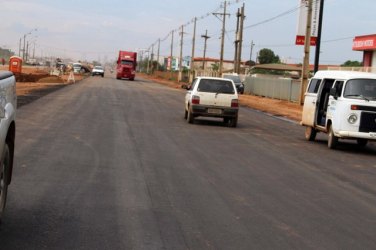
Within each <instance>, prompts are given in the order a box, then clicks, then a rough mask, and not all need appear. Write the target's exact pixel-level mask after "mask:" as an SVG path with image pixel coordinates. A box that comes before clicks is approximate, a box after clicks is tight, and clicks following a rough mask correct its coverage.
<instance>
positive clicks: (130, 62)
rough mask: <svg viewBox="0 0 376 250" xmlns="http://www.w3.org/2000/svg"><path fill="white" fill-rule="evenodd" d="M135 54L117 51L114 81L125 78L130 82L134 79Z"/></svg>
mask: <svg viewBox="0 0 376 250" xmlns="http://www.w3.org/2000/svg"><path fill="white" fill-rule="evenodd" d="M136 66H137V53H136V52H130V51H119V57H118V60H117V67H116V79H122V78H127V79H129V80H131V81H133V80H134V78H135V77H136Z"/></svg>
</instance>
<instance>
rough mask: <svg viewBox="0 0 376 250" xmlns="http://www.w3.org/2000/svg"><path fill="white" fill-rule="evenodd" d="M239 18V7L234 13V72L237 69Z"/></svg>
mask: <svg viewBox="0 0 376 250" xmlns="http://www.w3.org/2000/svg"><path fill="white" fill-rule="evenodd" d="M239 18H240V9H239V8H238V12H237V13H236V31H235V55H234V73H236V72H237V69H238V66H237V64H238V48H239Z"/></svg>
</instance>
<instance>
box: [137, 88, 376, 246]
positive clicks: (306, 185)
mask: <svg viewBox="0 0 376 250" xmlns="http://www.w3.org/2000/svg"><path fill="white" fill-rule="evenodd" d="M144 88H146V87H145V86H144ZM154 96H159V95H154ZM163 97H164V98H163V102H162V103H160V105H158V106H159V107H160V108H163V107H164V103H168V105H167V106H166V109H169V110H171V111H170V116H169V118H168V119H167V117H166V116H165V115H163V114H158V110H157V109H156V110H154V111H153V113H154V114H158V115H156V117H154V118H153V120H155V119H158V118H160V117H163V118H164V119H165V120H166V121H168V122H167V123H168V124H166V126H162V127H163V128H167V129H164V130H167V131H166V132H165V133H166V134H163V133H161V132H158V134H160V135H161V138H160V139H159V140H166V138H169V137H171V136H168V133H172V134H174V137H173V138H176V141H175V142H174V143H172V142H166V143H163V144H162V145H163V147H167V145H173V146H172V148H171V149H169V150H166V151H167V152H168V153H167V154H169V152H174V149H175V148H176V147H179V146H180V150H179V151H183V152H184V153H185V154H186V155H187V157H186V158H185V160H183V162H182V163H180V162H179V164H183V165H184V166H185V167H182V168H181V169H183V170H184V169H189V166H198V168H197V169H195V171H199V170H201V171H204V170H206V174H205V172H200V173H199V174H197V176H200V177H201V178H204V180H203V181H204V182H205V183H206V182H208V183H214V184H215V183H217V184H218V183H220V184H218V187H217V186H215V190H216V191H218V193H223V194H228V195H224V196H225V197H227V198H230V200H231V196H230V194H231V192H228V190H232V189H234V190H235V191H234V192H233V193H234V196H236V195H238V196H239V197H241V198H243V197H252V194H254V193H256V194H257V193H259V194H260V196H261V197H264V200H265V201H268V202H269V204H268V202H266V203H265V204H264V207H263V206H262V205H261V207H260V208H259V209H258V210H257V211H259V212H260V213H261V214H265V217H266V218H269V219H270V220H271V221H275V222H280V224H279V225H277V227H278V228H279V229H280V230H282V231H283V230H285V236H286V237H290V234H296V236H300V235H299V234H301V235H303V236H304V237H302V238H305V239H303V240H301V242H300V243H297V242H299V241H297V239H295V238H294V239H293V240H292V241H293V242H292V243H291V242H290V243H289V244H291V245H294V244H302V245H301V246H305V247H306V246H310V245H313V246H317V247H319V246H324V245H325V246H336V244H338V246H341V244H343V246H345V245H346V246H348V245H351V243H350V241H351V242H352V240H355V242H356V243H355V244H354V243H352V244H354V245H355V246H356V244H358V243H359V244H365V245H367V244H368V246H369V245H372V244H374V241H373V240H369V239H372V236H371V237H370V235H372V232H373V229H374V224H372V221H370V220H369V218H372V216H373V215H374V213H375V211H374V209H373V207H374V204H375V199H374V191H375V185H374V182H372V180H373V177H372V174H373V176H374V173H375V171H374V169H372V168H370V169H367V171H369V172H370V174H371V177H369V176H365V175H364V172H363V171H360V173H359V172H357V173H354V172H355V171H356V169H354V168H353V167H352V166H353V165H352V164H354V162H355V163H356V164H358V165H359V163H360V164H365V166H369V162H370V160H372V159H373V157H374V153H375V150H374V147H373V146H371V147H368V148H367V149H366V150H365V151H361V153H362V154H363V155H362V157H363V159H360V160H359V159H356V160H355V161H354V159H353V155H352V156H349V157H345V158H344V159H342V160H340V161H338V160H337V158H339V159H341V157H342V155H341V152H337V151H335V152H334V151H333V152H334V153H333V152H332V151H330V150H328V149H327V148H326V146H325V145H322V144H320V143H316V144H314V143H309V142H306V141H305V140H304V128H302V127H300V126H298V125H296V124H291V123H289V122H285V121H280V120H278V119H275V118H273V117H268V116H265V115H264V114H262V113H259V112H255V111H252V110H248V109H242V110H241V113H240V114H241V115H240V119H239V128H238V129H231V128H226V127H223V126H221V124H218V123H217V122H209V121H204V122H201V123H202V124H198V125H193V126H190V125H188V124H185V121H184V120H181V119H182V118H181V117H182V116H181V115H180V114H182V113H183V111H181V110H183V107H182V97H183V94H178V95H177V96H176V97H177V98H176V97H174V96H171V95H169V96H168V97H167V98H166V96H165V95H163ZM174 106H175V107H177V109H176V111H175V112H172V110H173V109H174V108H173V107H174ZM176 114H179V115H176ZM173 125H179V126H177V127H176V131H175V132H174V126H173ZM187 125H188V126H187ZM218 125H219V126H218ZM180 126H182V127H180ZM145 129H146V128H145ZM155 129H157V130H158V128H155ZM192 129H193V130H194V131H191V130H192ZM164 130H163V129H162V131H164ZM179 131H180V132H179ZM167 132H168V133H167ZM141 136H142V135H139V137H138V138H139V139H140V138H142V137H141ZM208 136H209V137H210V139H208ZM149 138H150V136H147V138H145V143H144V147H143V151H144V152H148V153H145V154H147V155H148V157H151V156H153V152H154V149H153V148H150V149H149V150H147V140H148V139H149ZM184 139H185V140H186V141H185V142H184ZM151 145H154V144H151ZM226 145H227V146H226ZM343 147H344V148H348V149H349V150H350V149H351V148H352V149H353V150H355V153H356V154H358V153H359V151H358V148H357V147H354V145H349V144H346V145H344V146H343ZM302 148H303V150H302ZM265 151H266V152H265ZM314 152H316V153H314ZM350 152H351V150H350ZM248 157H250V159H248ZM321 157H323V158H324V159H320V158H321ZM326 158H327V159H326ZM158 159H170V158H169V157H168V156H167V155H166V156H165V157H164V156H161V152H160V151H159V150H158V151H157V155H156V156H155V157H154V161H158ZM347 161H348V162H347ZM166 165H168V164H166ZM230 166H231V168H229V167H230ZM332 166H334V168H331V167H332ZM343 168H345V174H343V173H342V171H343ZM234 170H236V171H235V173H236V172H237V173H238V175H236V176H235V177H234V178H230V179H229V177H231V176H233V175H234V172H233V171H234ZM354 170H355V171H354ZM354 174H355V175H354ZM253 175H254V178H255V177H256V179H254V178H253V179H254V180H253V179H252V178H251V177H252V176H253ZM195 176H196V175H195ZM246 176H248V177H249V178H245V177H246ZM344 176H345V177H347V179H346V178H344ZM192 178H193V177H192ZM161 179H164V178H161ZM193 181H194V180H190V181H188V183H191V182H193ZM238 181H239V182H242V181H243V182H246V183H247V184H246V185H243V186H241V187H239V186H238V185H239V184H238ZM348 182H349V183H348ZM177 183H179V184H181V183H184V181H183V180H182V181H179V182H177ZM226 183H228V185H225V184H226ZM252 184H253V185H256V187H259V190H257V189H256V190H253V191H252V193H247V192H245V193H246V194H247V195H248V196H247V195H243V196H242V195H239V190H247V189H249V188H250V187H252ZM276 184H278V185H276ZM176 185H177V184H176ZM171 186H173V187H175V185H171ZM197 186H200V185H199V183H195V184H194V185H192V187H197ZM222 186H225V187H226V188H224V189H221V187H222ZM211 189H213V187H211V188H209V187H202V188H199V189H198V190H197V192H196V193H197V194H199V193H200V191H199V190H211ZM312 189H313V190H312ZM297 190H300V192H299V191H297ZM226 191H227V192H226ZM181 192H184V191H181ZM206 192H210V191H206ZM265 192H266V193H267V194H268V193H270V194H268V195H265ZM349 195H350V198H349ZM351 195H353V197H351ZM358 195H360V196H361V197H357V196H358ZM268 196H271V197H270V198H269V199H268V198H267V197H268ZM288 196H290V198H289V197H288ZM179 197H184V199H186V197H192V195H191V194H187V195H176V198H177V199H178V198H179ZM369 198H371V199H369ZM243 199H244V198H243ZM203 200H204V199H203ZM274 200H280V202H281V203H282V204H283V205H282V206H281V207H280V209H281V210H287V212H285V214H286V216H288V218H289V219H291V220H292V221H294V224H296V226H300V227H302V229H301V230H303V232H300V231H299V230H296V231H295V232H294V227H291V226H289V223H287V222H286V223H283V220H282V221H280V220H278V214H281V211H278V210H277V211H274V212H273V210H272V209H269V211H270V212H269V213H268V212H265V213H264V212H263V211H267V209H266V207H268V206H272V208H274V207H275V206H276V202H275V201H274ZM364 201H365V203H366V204H364ZM181 202H184V201H181ZM211 202H212V201H211ZM191 203H194V202H193V201H192V202H191ZM191 203H190V204H191ZM229 203H231V202H230V201H229ZM285 203H286V204H285ZM333 203H334V205H333ZM354 203H355V204H354ZM359 203H360V204H362V205H359ZM249 204H252V202H249ZM222 205H223V204H222ZM363 205H364V206H363ZM218 206H221V205H219V204H218ZM256 206H257V205H256ZM289 206H292V207H289ZM204 207H211V208H213V206H210V204H205V206H204ZM204 207H200V208H197V209H194V211H205V208H204ZM216 207H217V206H216ZM222 207H223V206H222ZM277 207H278V206H277ZM341 207H344V208H343V209H342V211H339V212H338V211H336V209H338V208H341ZM215 210H216V209H214V211H215ZM217 210H218V209H217ZM294 210H297V211H294ZM291 211H293V212H291ZM247 212H250V211H248V210H247V209H245V211H244V213H245V214H247ZM307 213H308V214H307ZM186 214H190V213H189V212H186ZM282 214H283V213H282ZM298 214H301V215H302V217H299V218H294V215H298ZM304 215H305V216H307V218H308V219H307V220H302V218H303V216H304ZM248 216H249V215H248ZM273 216H275V217H276V218H273ZM197 217H198V218H203V217H205V218H208V217H210V215H209V212H208V214H205V216H199V215H197ZM238 217H239V216H238ZM244 217H245V218H247V215H244ZM244 217H243V218H244ZM312 217H314V219H311V220H310V219H309V218H312ZM221 218H224V216H223V215H222V216H218V218H216V219H217V220H218V221H223V219H221ZM239 218H241V217H239ZM266 218H265V219H266ZM340 219H342V220H343V221H341V222H340V221H339V220H340ZM213 221H215V219H213ZM302 222H304V224H303V225H302ZM305 223H307V224H308V225H305ZM310 223H312V224H311V225H310ZM229 224H231V223H229ZM272 224H273V223H272ZM256 225H257V230H259V228H260V227H259V226H260V225H259V224H257V223H256ZM321 225H322V226H323V228H322V230H317V231H318V232H315V233H312V232H311V231H312V228H314V229H317V228H319V226H321ZM336 225H337V226H336ZM269 226H270V225H269ZM342 226H344V227H345V229H343V230H342ZM357 226H358V228H357ZM203 227H204V226H203ZM261 227H262V226H261ZM290 227H291V228H290ZM304 227H306V230H307V229H309V230H308V231H305V232H304ZM333 228H337V229H338V231H337V232H332V230H333ZM354 228H356V229H355V230H354ZM237 229H238V228H237ZM213 230H214V229H213ZM231 230H232V232H235V231H237V230H236V228H232V229H231ZM257 230H255V231H257ZM266 231H267V230H266ZM277 231H278V230H277ZM342 231H345V232H342ZM355 231H356V232H355ZM226 233H228V234H229V232H227V231H226ZM243 233H244V232H243ZM280 233H281V232H273V233H271V235H279V234H280ZM230 235H231V236H232V237H224V238H223V239H226V241H228V242H231V239H239V238H242V236H243V238H242V240H241V241H240V242H243V243H249V244H255V242H249V239H248V238H247V236H249V232H247V233H246V234H245V235H244V234H242V233H241V232H237V234H236V235H237V237H235V236H234V235H232V234H230ZM256 235H257V233H256ZM262 236H263V237H266V238H267V239H268V240H270V235H269V236H268V235H266V234H263V235H262ZM311 237H312V239H311ZM363 237H364V238H366V239H367V240H365V241H364V242H366V243H360V242H362V241H363ZM324 239H327V241H326V242H325V240H324ZM337 239H341V241H342V243H339V242H337V241H338V240H337ZM350 239H351V240H350ZM358 239H359V240H358ZM319 241H321V242H322V243H318V242H319ZM333 242H334V243H333ZM217 243H218V246H223V244H225V245H226V243H225V242H220V243H219V242H217ZM263 243H264V244H266V245H260V246H262V247H267V246H268V244H270V245H273V243H270V242H269V243H266V242H263ZM249 244H244V245H243V247H244V246H247V245H248V246H249ZM261 244H262V243H261ZM315 244H317V245H315ZM320 244H322V245H320ZM270 245H269V246H270ZM291 245H286V247H288V246H291ZM280 246H281V245H279V247H280Z"/></svg>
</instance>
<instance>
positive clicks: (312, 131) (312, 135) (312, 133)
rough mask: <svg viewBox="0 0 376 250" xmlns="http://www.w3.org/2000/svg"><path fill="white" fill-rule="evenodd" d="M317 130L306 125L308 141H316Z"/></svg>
mask: <svg viewBox="0 0 376 250" xmlns="http://www.w3.org/2000/svg"><path fill="white" fill-rule="evenodd" d="M316 134H317V131H316V129H314V128H312V127H306V129H305V134H304V135H305V138H306V140H307V141H314V140H315V138H316Z"/></svg>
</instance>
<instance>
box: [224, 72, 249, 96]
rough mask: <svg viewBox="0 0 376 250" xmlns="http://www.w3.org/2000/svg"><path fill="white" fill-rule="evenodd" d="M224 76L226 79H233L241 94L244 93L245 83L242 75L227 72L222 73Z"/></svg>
mask: <svg viewBox="0 0 376 250" xmlns="http://www.w3.org/2000/svg"><path fill="white" fill-rule="evenodd" d="M222 77H223V78H225V79H231V80H232V81H233V82H234V83H235V86H236V90H237V91H238V93H239V94H244V84H243V82H242V80H241V79H240V76H239V75H238V74H236V73H232V74H230V73H226V74H222Z"/></svg>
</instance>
